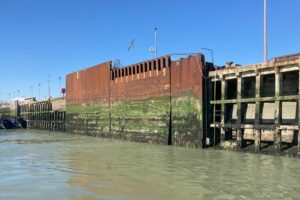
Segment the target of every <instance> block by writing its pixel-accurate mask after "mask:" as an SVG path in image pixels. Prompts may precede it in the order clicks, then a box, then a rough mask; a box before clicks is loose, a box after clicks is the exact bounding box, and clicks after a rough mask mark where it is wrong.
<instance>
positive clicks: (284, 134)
mask: <svg viewBox="0 0 300 200" xmlns="http://www.w3.org/2000/svg"><path fill="white" fill-rule="evenodd" d="M294 132H295V131H294V130H281V140H282V142H288V143H292V142H293V141H294Z"/></svg>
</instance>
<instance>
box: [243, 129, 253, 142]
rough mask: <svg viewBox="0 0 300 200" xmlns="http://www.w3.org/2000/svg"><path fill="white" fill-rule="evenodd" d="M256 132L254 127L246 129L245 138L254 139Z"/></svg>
mask: <svg viewBox="0 0 300 200" xmlns="http://www.w3.org/2000/svg"><path fill="white" fill-rule="evenodd" d="M254 138H255V132H254V129H244V139H245V140H254Z"/></svg>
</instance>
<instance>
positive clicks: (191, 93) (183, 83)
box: [171, 55, 207, 148]
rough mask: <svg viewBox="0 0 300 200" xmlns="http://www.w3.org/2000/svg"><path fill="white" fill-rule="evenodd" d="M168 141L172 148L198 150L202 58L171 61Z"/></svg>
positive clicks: (201, 102)
mask: <svg viewBox="0 0 300 200" xmlns="http://www.w3.org/2000/svg"><path fill="white" fill-rule="evenodd" d="M171 69H172V70H171V94H172V120H171V121H172V137H173V138H172V140H173V144H174V145H178V146H187V147H197V148H198V147H202V141H203V140H204V136H203V131H204V130H203V123H204V122H203V120H204V118H205V116H203V113H204V109H206V108H204V106H203V105H204V104H203V102H204V96H203V93H202V91H203V84H204V81H205V80H204V79H203V78H204V77H206V76H207V73H206V69H205V64H204V57H203V56H202V55H197V56H192V57H189V58H187V59H181V60H177V61H174V62H172V67H171Z"/></svg>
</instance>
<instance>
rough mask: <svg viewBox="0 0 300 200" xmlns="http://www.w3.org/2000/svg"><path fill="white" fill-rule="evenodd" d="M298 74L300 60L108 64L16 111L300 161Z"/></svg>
mask: <svg viewBox="0 0 300 200" xmlns="http://www.w3.org/2000/svg"><path fill="white" fill-rule="evenodd" d="M299 73H300V54H292V55H287V56H281V57H276V58H275V59H274V61H272V62H265V63H261V64H254V65H248V66H240V65H237V64H234V63H233V62H228V63H226V65H225V66H223V67H218V68H215V67H214V65H213V64H212V63H208V62H206V61H205V58H204V56H203V55H202V54H190V55H188V56H187V57H186V58H182V59H179V60H173V59H172V57H171V56H170V55H168V56H163V57H159V58H156V59H152V60H148V61H144V62H140V63H136V64H133V65H130V66H126V67H122V68H113V65H112V62H110V61H109V62H105V63H102V64H99V65H96V66H93V67H90V68H87V69H84V70H80V71H77V72H73V73H71V74H69V75H67V77H66V97H65V99H60V100H59V99H58V100H55V99H52V100H49V101H45V102H34V103H27V104H25V105H21V106H19V107H16V108H17V111H18V112H19V113H20V115H21V117H22V118H24V119H26V120H27V124H28V127H29V128H40V129H46V130H59V131H67V132H70V133H74V134H84V135H91V136H99V137H106V138H116V139H120V140H126V141H135V142H144V143H154V144H163V145H175V146H185V147H193V148H206V147H214V148H220V149H226V150H237V151H250V152H259V153H267V154H278V155H290V156H299V155H300V134H299V127H300V115H299V113H300V109H299V104H300V89H299V88H300V86H299V84H300V80H299V77H300V75H299ZM59 102H60V103H59ZM5 112H8V111H7V110H4V111H3V113H5ZM18 112H17V113H18Z"/></svg>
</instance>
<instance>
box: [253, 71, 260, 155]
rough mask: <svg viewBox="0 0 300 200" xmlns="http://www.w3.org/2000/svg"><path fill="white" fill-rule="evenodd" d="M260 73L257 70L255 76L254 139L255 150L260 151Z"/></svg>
mask: <svg viewBox="0 0 300 200" xmlns="http://www.w3.org/2000/svg"><path fill="white" fill-rule="evenodd" d="M260 77H261V76H260V73H259V72H256V78H255V98H256V102H255V125H256V128H255V129H254V131H255V141H254V146H255V151H256V152H258V151H260V149H261V129H260V128H258V127H259V125H260V107H261V103H260V102H259V101H258V99H259V98H260V83H261V80H260Z"/></svg>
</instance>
